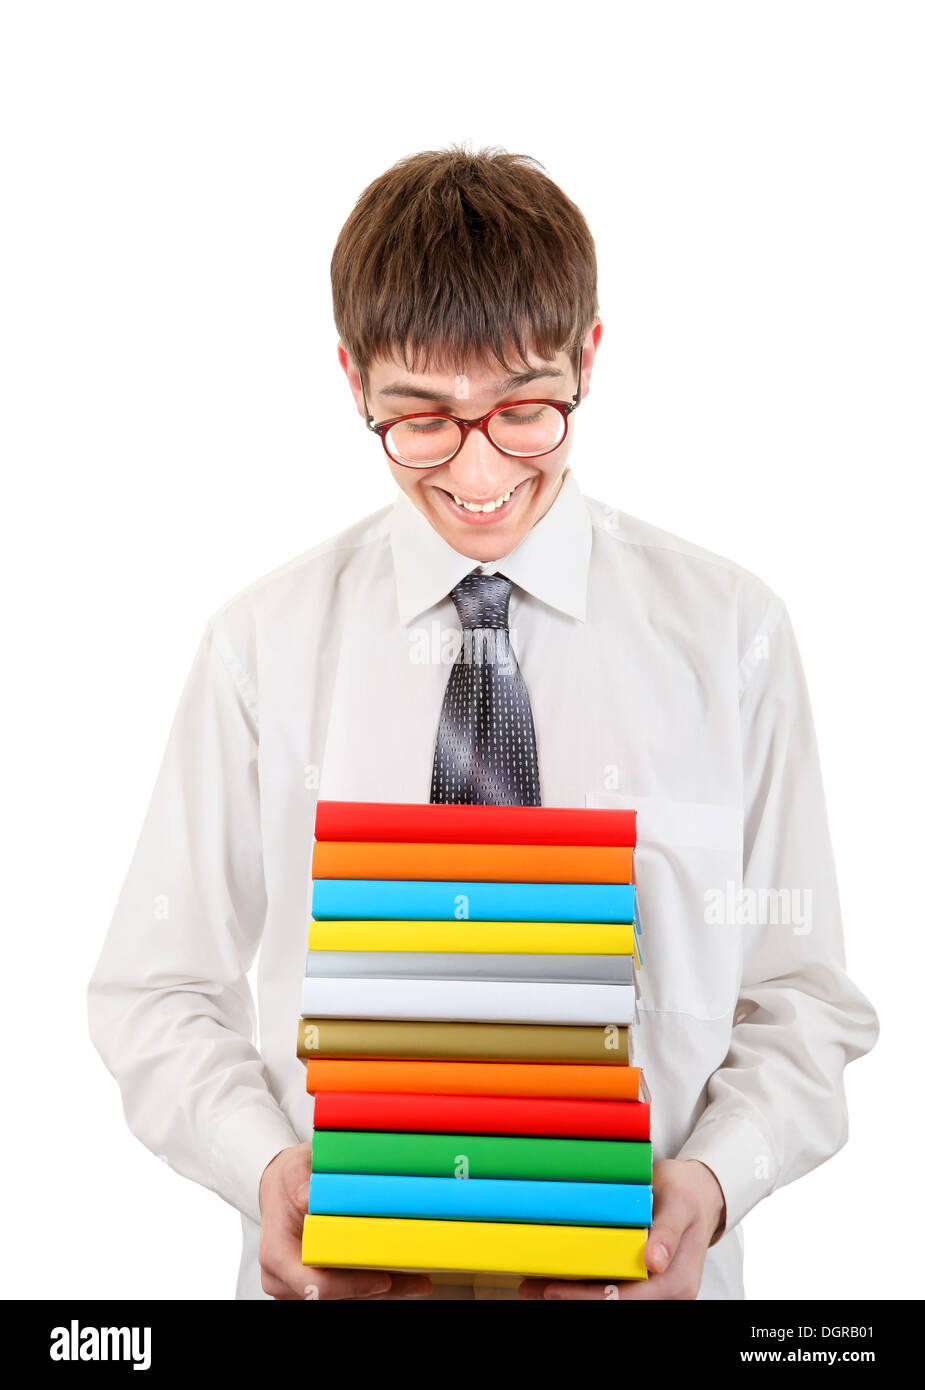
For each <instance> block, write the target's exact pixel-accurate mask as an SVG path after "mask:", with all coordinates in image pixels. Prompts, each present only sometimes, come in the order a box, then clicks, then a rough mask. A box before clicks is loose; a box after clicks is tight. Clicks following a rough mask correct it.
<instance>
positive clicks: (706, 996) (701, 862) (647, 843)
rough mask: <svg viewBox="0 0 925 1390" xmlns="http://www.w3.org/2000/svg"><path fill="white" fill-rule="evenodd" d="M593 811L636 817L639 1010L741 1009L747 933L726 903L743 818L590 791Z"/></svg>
mask: <svg viewBox="0 0 925 1390" xmlns="http://www.w3.org/2000/svg"><path fill="white" fill-rule="evenodd" d="M585 804H586V805H587V806H589V807H610V808H614V809H624V810H625V809H632V810H635V811H636V812H637V817H636V853H635V856H634V877H635V881H636V895H637V911H638V916H639V924H640V938H639V940H640V946H641V953H642V961H643V968H642V971H641V973H640V978H639V986H640V1000H639V1009H640V1012H647V1011H666V1012H672V1013H682V1014H689V1015H690V1016H691V1017H694V1018H700V1019H718V1018H723V1017H725V1016H726V1015H727V1014H729V1013H731V1012H732V1011H733V1010H734V1009H735V1007H736V1001H737V998H738V993H739V986H740V982H741V977H742V942H741V932H740V930H739V928H738V927H737V926H736V925H735V915H734V913H733V914H732V915H731V918H730V916H729V914H724V913H723V911H722V903H724V902H727V901H729V900H732V901H734V897H735V894H736V892H737V891H738V889H739V888H740V887H741V881H742V812H741V809H740V808H739V807H737V806H727V805H721V804H719V803H716V802H696V801H678V800H672V799H669V798H667V797H657V796H634V795H633V794H632V793H631V792H619V793H618V792H597V791H595V792H588V793H587V794H586V797H585Z"/></svg>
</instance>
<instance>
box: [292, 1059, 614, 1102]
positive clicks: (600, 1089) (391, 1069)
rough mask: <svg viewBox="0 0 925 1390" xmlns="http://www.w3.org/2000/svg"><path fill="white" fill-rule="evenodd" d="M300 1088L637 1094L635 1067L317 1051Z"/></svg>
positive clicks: (600, 1096)
mask: <svg viewBox="0 0 925 1390" xmlns="http://www.w3.org/2000/svg"><path fill="white" fill-rule="evenodd" d="M305 1089H306V1091H308V1093H309V1095H317V1094H319V1092H321V1091H376V1092H380V1093H383V1092H389V1091H401V1092H404V1093H406V1094H409V1095H470V1096H549V1097H559V1098H563V1099H574V1100H639V1099H641V1096H640V1071H639V1068H638V1067H603V1066H582V1065H580V1064H576V1065H573V1066H565V1065H558V1066H557V1065H554V1064H547V1065H543V1064H542V1063H539V1064H537V1063H531V1062H525V1063H516V1062H420V1061H385V1060H383V1059H382V1058H378V1057H377V1058H372V1059H370V1060H368V1061H365V1060H364V1061H349V1060H347V1061H341V1060H333V1059H330V1058H323V1057H318V1058H315V1059H314V1060H313V1061H308V1062H307V1063H306V1066H305Z"/></svg>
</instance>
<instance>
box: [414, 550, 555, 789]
mask: <svg viewBox="0 0 925 1390" xmlns="http://www.w3.org/2000/svg"><path fill="white" fill-rule="evenodd" d="M511 588H512V584H511V581H510V579H508V578H507V576H506V575H503V574H479V573H478V572H477V571H475V570H473V571H472V573H471V574H467V575H466V576H465V578H464V579H461V580H460V581H459V583H458V584H457V585H456V587H455V589H453V590H452V591H451V593H450V598H451V599H452V600H453V602H454V604H455V605H456V612H457V613H458V614H459V621H460V623H461V625H462V630H463V631H462V636H463V642H462V647H461V648H460V652H459V655H458V656H457V658H456V660H455V662H454V663H453V669H452V670H451V671H450V679H449V681H448V682H447V687H446V694H445V696H444V697H443V710H442V711H441V714H440V727H439V729H438V731H437V747H436V751H435V753H434V770H433V777H432V779H431V788H430V799H431V801H432V802H433V801H441V802H452V803H454V804H456V805H470V806H471V805H495V806H539V805H540V804H541V803H540V779H539V770H538V768H537V761H536V735H535V733H534V729H533V713H532V711H531V709H530V697H529V695H528V694H527V687H526V685H525V683H524V678H523V676H522V675H521V672H520V667H519V666H518V665H517V659H516V657H515V656H514V653H513V651H512V649H511V636H510V631H509V628H508V605H509V604H510V601H511Z"/></svg>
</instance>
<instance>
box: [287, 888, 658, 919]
mask: <svg viewBox="0 0 925 1390" xmlns="http://www.w3.org/2000/svg"><path fill="white" fill-rule="evenodd" d="M311 911H312V916H313V917H317V919H318V920H319V921H325V920H327V919H332V918H337V917H342V918H345V919H347V920H361V919H373V920H376V921H387V920H393V921H401V920H402V919H408V920H411V921H424V922H426V921H436V920H456V921H466V920H469V921H473V922H632V921H634V919H635V911H636V889H635V887H634V886H633V884H631V883H471V882H460V881H453V882H445V881H441V880H433V879H431V880H427V879H397V878H392V879H382V878H316V879H315V880H314V881H313V883H312V907H311Z"/></svg>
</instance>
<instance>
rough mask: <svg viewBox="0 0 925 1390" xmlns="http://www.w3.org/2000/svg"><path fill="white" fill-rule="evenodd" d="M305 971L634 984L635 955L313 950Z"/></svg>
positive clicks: (412, 977)
mask: <svg viewBox="0 0 925 1390" xmlns="http://www.w3.org/2000/svg"><path fill="white" fill-rule="evenodd" d="M305 973H306V975H317V976H331V975H343V976H345V977H347V978H350V979H355V978H357V977H362V978H366V979H370V980H372V979H402V980H512V981H513V980H546V981H548V982H549V983H553V984H554V983H556V982H558V983H559V984H565V983H566V981H569V982H571V983H573V984H585V985H593V984H612V985H631V984H633V983H634V981H635V978H636V975H635V961H634V960H633V957H632V956H566V955H553V956H541V955H532V954H527V953H523V954H518V955H505V954H503V953H502V952H482V951H440V952H439V953H438V952H433V951H309V952H308V958H307V960H306V962H305Z"/></svg>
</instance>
